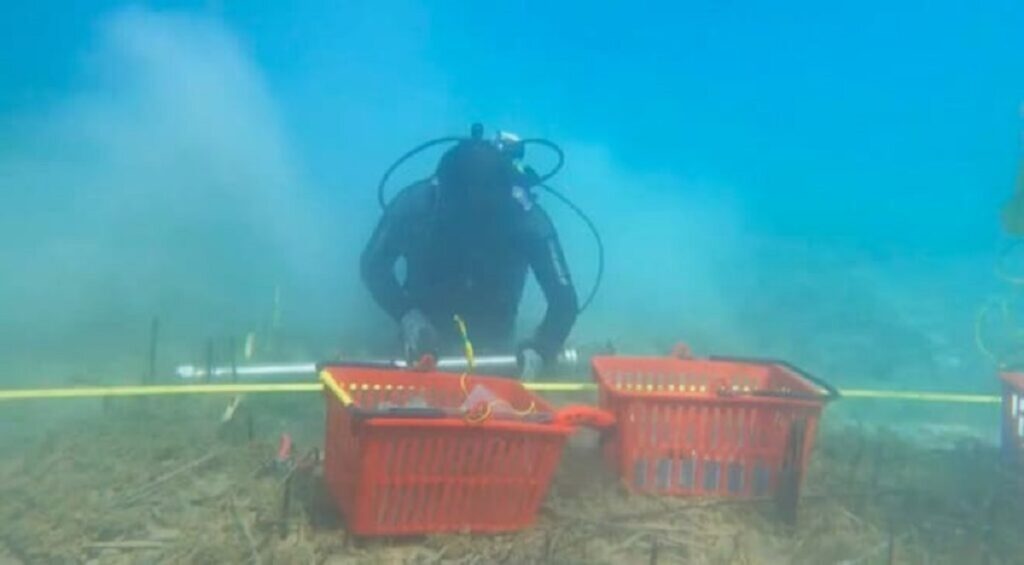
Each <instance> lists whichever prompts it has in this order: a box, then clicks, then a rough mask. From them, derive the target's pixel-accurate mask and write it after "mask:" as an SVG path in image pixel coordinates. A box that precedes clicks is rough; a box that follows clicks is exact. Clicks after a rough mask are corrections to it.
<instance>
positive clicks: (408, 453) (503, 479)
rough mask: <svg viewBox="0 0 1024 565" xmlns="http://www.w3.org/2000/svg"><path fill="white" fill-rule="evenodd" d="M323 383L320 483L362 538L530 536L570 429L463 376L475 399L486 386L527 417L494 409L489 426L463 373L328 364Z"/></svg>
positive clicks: (509, 392)
mask: <svg viewBox="0 0 1024 565" xmlns="http://www.w3.org/2000/svg"><path fill="white" fill-rule="evenodd" d="M321 379H322V380H324V382H325V384H326V385H327V387H325V394H326V401H327V431H326V434H327V437H326V441H325V453H324V475H325V479H326V482H327V486H328V489H329V490H330V493H331V496H332V498H333V499H334V501H335V503H336V504H337V506H338V508H339V509H340V510H341V512H342V514H343V515H344V516H345V519H346V524H347V526H348V529H349V531H351V532H352V533H354V534H356V535H360V536H371V535H417V534H425V533H435V532H505V531H513V530H518V529H522V528H524V527H527V526H529V525H530V524H532V523H533V521H534V519H535V517H536V513H537V509H538V508H539V506H540V504H541V502H542V501H543V499H544V496H545V495H546V494H547V490H548V485H549V484H550V482H551V479H552V477H553V476H554V473H555V470H556V469H557V467H558V463H559V460H560V459H561V455H562V449H563V447H564V446H565V442H566V439H567V437H568V436H569V434H570V433H572V431H573V428H572V427H570V426H568V425H564V424H561V423H558V422H556V421H555V414H554V412H553V410H552V409H551V407H550V406H549V405H548V404H547V403H546V402H545V401H544V400H543V399H541V398H540V397H538V396H535V395H533V394H532V393H530V392H529V391H527V390H526V389H525V388H523V386H522V385H521V384H520V383H519V382H517V381H513V380H509V379H501V378H494V377H478V376H470V377H467V379H466V383H465V384H466V385H467V388H468V389H469V390H472V389H473V388H474V387H476V386H484V387H486V388H487V390H489V391H490V392H491V393H493V394H494V395H495V396H496V397H497V398H498V399H500V401H504V402H507V403H508V405H507V406H506V407H508V406H510V407H511V409H514V410H516V411H519V412H521V413H522V415H509V411H508V410H504V411H500V410H497V409H495V410H494V411H493V412H494V414H495V415H494V416H492V417H489V418H486V419H484V420H483V421H482V422H474V421H469V420H467V417H466V414H464V413H463V412H462V410H461V409H462V408H463V407H462V404H463V402H464V401H465V399H466V396H467V390H466V389H464V388H463V384H464V383H463V382H462V381H461V380H460V377H459V375H454V374H446V373H437V372H422V371H415V372H412V371H401V370H395V369H382V368H373V367H359V366H343V365H338V366H325V367H323V368H322V373H321ZM332 383H333V384H334V385H336V387H332ZM332 388H336V390H332ZM531 406H532V410H531V409H530V408H531ZM499 414H500V415H499Z"/></svg>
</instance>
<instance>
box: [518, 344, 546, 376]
mask: <svg viewBox="0 0 1024 565" xmlns="http://www.w3.org/2000/svg"><path fill="white" fill-rule="evenodd" d="M543 370H544V358H543V357H541V356H540V353H537V350H535V349H531V348H526V349H524V350H522V352H520V353H519V379H520V380H522V381H523V382H532V381H535V380H537V379H538V378H540V374H541V372H542V371H543Z"/></svg>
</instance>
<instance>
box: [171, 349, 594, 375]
mask: <svg viewBox="0 0 1024 565" xmlns="http://www.w3.org/2000/svg"><path fill="white" fill-rule="evenodd" d="M578 360H579V355H578V354H577V352H576V350H575V349H567V350H565V351H563V352H562V354H561V355H559V356H558V362H559V363H561V364H566V365H574V364H576V363H577V361H578ZM374 363H379V364H380V365H381V366H389V365H390V366H392V367H395V368H397V369H403V368H405V367H406V366H408V363H406V362H405V361H404V360H397V359H396V360H392V361H375V362H374ZM517 363H518V361H517V359H516V356H515V355H485V356H482V357H476V358H474V359H473V364H474V366H476V367H478V368H490V369H495V368H504V367H515V366H516V364H517ZM316 366H317V364H316V363H311V362H303V363H278V364H271V365H239V366H237V367H231V366H222V367H214V368H213V371H212V373H213V378H214V379H221V378H233V377H238V378H243V377H249V378H251V377H269V376H288V375H291V376H309V377H310V378H315V377H316ZM465 367H466V359H465V358H464V357H442V358H440V359H438V360H437V368H438V369H464V368H465ZM174 374H175V375H176V376H177V377H178V378H179V379H185V380H190V379H205V378H206V369H205V368H204V367H197V366H195V365H180V366H178V367H177V368H176V369H175V370H174Z"/></svg>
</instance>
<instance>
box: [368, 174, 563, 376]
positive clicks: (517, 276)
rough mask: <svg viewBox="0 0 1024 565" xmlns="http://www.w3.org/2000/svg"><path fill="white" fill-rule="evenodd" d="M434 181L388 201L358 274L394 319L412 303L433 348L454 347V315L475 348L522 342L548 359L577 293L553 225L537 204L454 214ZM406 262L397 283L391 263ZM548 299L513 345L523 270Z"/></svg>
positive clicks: (505, 348)
mask: <svg viewBox="0 0 1024 565" xmlns="http://www.w3.org/2000/svg"><path fill="white" fill-rule="evenodd" d="M441 194H442V190H441V188H440V187H439V186H438V185H437V184H436V183H435V182H432V181H428V182H423V183H420V184H418V185H415V186H412V187H410V188H408V189H406V190H405V191H404V192H403V193H402V194H401V195H400V196H399V197H397V198H396V199H395V201H394V202H392V203H391V205H390V206H388V208H387V210H386V211H385V213H384V217H383V218H382V219H381V221H380V223H379V224H378V225H377V228H376V230H375V231H374V233H373V236H372V238H371V239H370V242H369V244H368V245H367V247H366V249H365V251H364V252H363V256H362V264H361V269H362V276H363V280H364V282H365V284H366V285H367V287H368V288H369V290H370V292H371V293H372V295H373V297H374V299H375V300H376V301H377V303H378V304H379V305H380V306H381V307H382V308H383V309H384V310H385V311H386V312H387V313H388V314H389V315H390V316H391V317H392V318H394V319H395V320H396V321H397V320H400V319H401V317H402V316H403V315H404V314H405V313H406V312H408V311H409V310H411V309H413V308H417V309H419V310H420V311H422V312H423V313H424V314H425V315H426V316H427V318H428V319H429V320H430V322H431V323H432V324H433V326H434V328H435V330H436V331H437V332H438V336H439V338H440V342H441V351H439V353H440V354H443V355H452V354H458V353H459V352H461V340H460V339H459V337H458V333H457V331H456V329H455V325H454V323H453V316H454V315H456V314H458V315H459V316H461V317H462V318H463V319H464V320H465V322H466V326H467V328H468V330H469V336H470V339H471V340H472V342H473V345H474V348H475V349H476V350H477V351H478V352H480V353H485V354H486V353H499V354H500V353H515V352H516V351H518V350H521V349H522V348H524V347H531V348H533V349H534V350H536V351H537V352H538V353H539V354H540V355H541V357H543V358H544V360H545V361H548V362H550V361H552V360H553V359H554V357H555V356H557V354H558V352H559V351H560V350H561V348H562V347H563V344H564V342H565V339H566V337H567V336H568V334H569V331H570V330H571V328H572V326H573V324H574V323H575V321H576V314H577V298H576V291H575V289H574V287H573V284H572V280H571V278H570V276H569V271H568V269H567V268H566V264H565V258H564V256H563V253H562V249H561V245H560V244H559V241H558V236H557V234H556V232H555V229H554V226H553V225H552V223H551V219H550V218H549V217H548V215H547V213H545V212H544V210H542V209H541V208H540V207H539V206H537V205H536V204H535V203H529V204H527V205H524V204H523V203H520V202H517V201H515V200H513V199H509V205H508V206H507V207H506V208H504V209H503V210H502V213H500V214H493V215H490V216H489V217H480V215H479V214H472V213H465V212H460V210H458V209H457V206H456V205H454V204H448V203H446V201H445V199H444V198H442V197H440V195H441ZM400 258H404V259H405V272H406V276H405V280H404V282H399V280H398V277H397V276H396V273H395V267H396V263H397V262H398V260H399V259H400ZM531 269H532V270H533V272H534V275H535V276H536V278H537V281H538V283H539V284H540V287H541V289H542V290H543V292H544V296H545V298H546V299H547V312H546V314H545V316H544V320H543V321H542V322H541V324H540V326H539V327H538V328H537V330H536V332H535V333H534V335H533V336H532V338H530V339H528V340H525V341H523V342H522V343H519V344H517V343H515V335H514V334H515V321H516V314H517V312H518V309H519V302H520V299H521V297H522V293H523V287H524V285H525V283H526V275H527V272H528V271H529V270H531Z"/></svg>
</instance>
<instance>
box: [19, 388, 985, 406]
mask: <svg viewBox="0 0 1024 565" xmlns="http://www.w3.org/2000/svg"><path fill="white" fill-rule="evenodd" d="M323 386H324V385H323V384H320V383H258V384H206V385H148V386H105V387H72V388H27V389H7V390H0V401H4V400H44V399H54V398H105V397H124V396H172V395H196V394H249V393H294V392H319V391H321V390H323ZM524 386H525V387H526V388H528V389H530V390H533V391H537V392H583V391H590V390H595V389H596V388H597V387H596V385H594V384H593V383H525V384H524ZM333 392H334V393H335V394H338V391H337V390H334V391H333ZM342 393H344V391H342ZM840 394H841V395H842V396H843V397H844V398H854V399H870V400H896V401H904V402H940V403H952V404H998V403H999V402H1001V401H1002V399H1001V398H1000V397H999V396H996V395H985V394H957V393H948V392H912V391H894V390H861V389H849V390H842V391H840ZM346 396H347V395H346Z"/></svg>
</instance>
